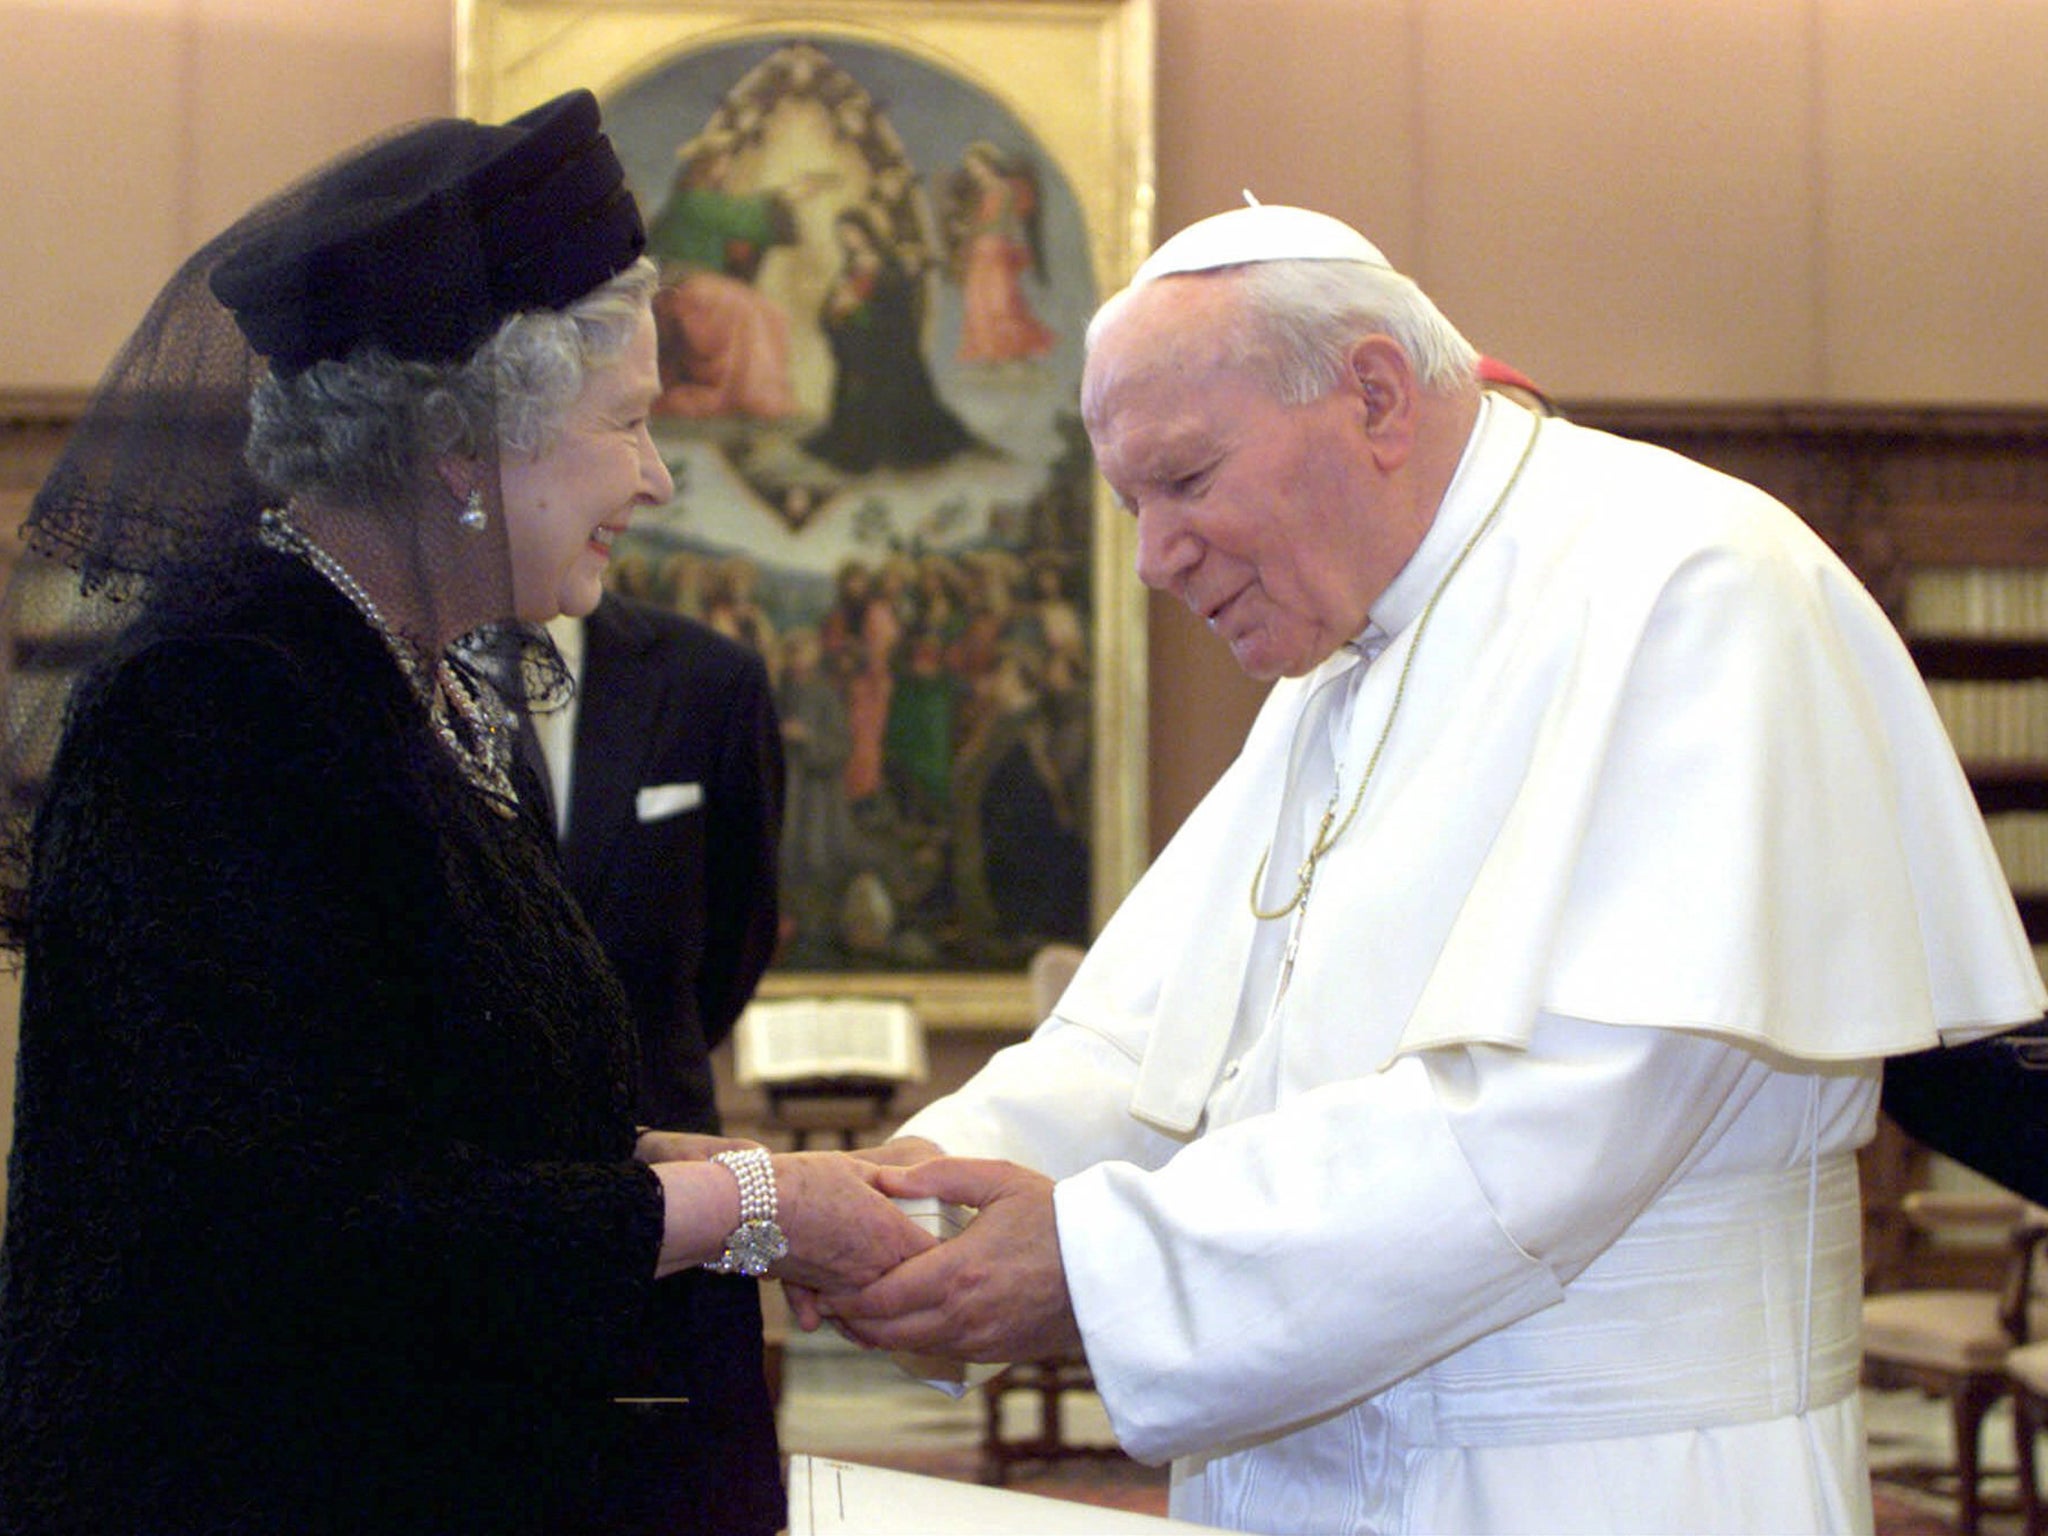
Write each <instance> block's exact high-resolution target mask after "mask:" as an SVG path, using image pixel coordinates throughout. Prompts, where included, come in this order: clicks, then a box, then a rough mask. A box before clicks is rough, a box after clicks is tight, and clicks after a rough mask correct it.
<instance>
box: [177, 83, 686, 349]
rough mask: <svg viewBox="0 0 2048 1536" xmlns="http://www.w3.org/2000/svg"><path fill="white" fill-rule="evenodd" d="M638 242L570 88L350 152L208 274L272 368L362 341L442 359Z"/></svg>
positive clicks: (584, 96) (597, 275) (595, 278)
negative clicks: (505, 117) (490, 118)
mask: <svg viewBox="0 0 2048 1536" xmlns="http://www.w3.org/2000/svg"><path fill="white" fill-rule="evenodd" d="M646 243H647V235H646V231H645V230H644V229H643V228H642V226H641V222H640V212H639V209H638V207H637V206H636V205H635V203H634V201H633V197H632V194H631V193H629V192H628V191H627V190H626V177H625V171H624V168H623V167H622V166H621V165H620V164H619V157H618V155H617V154H616V153H615V152H614V150H613V149H612V146H611V141H610V140H608V139H607V138H606V137H605V136H604V133H603V130H602V128H601V127H600V124H599V118H598V110H597V98H596V97H595V96H593V95H591V93H590V92H589V91H585V90H576V91H570V92H569V93H568V94H567V95H564V96H558V97H557V98H555V99H554V100H553V101H551V102H548V103H547V104H546V105H545V106H541V107H536V108H534V109H533V110H532V111H531V112H527V113H525V114H524V115H522V116H520V117H516V118H514V119H513V120H512V121H511V122H509V123H506V124H504V125H502V126H493V125H487V124H483V123H475V122H470V121H468V120H466V119H462V118H442V119H437V120H435V121H433V122H429V123H424V124H421V125H420V126H419V127H416V128H411V129H408V130H406V131H404V132H402V133H399V134H397V135H395V136H394V137H392V138H390V139H387V140H384V141H383V142H381V143H378V144H375V145H373V146H371V147H370V148H368V149H366V150H363V151H361V152H360V153H359V154H357V155H355V156H352V157H351V158H349V159H347V160H344V161H343V162H341V164H339V165H338V166H336V167H334V168H333V169H331V170H329V171H327V172H324V173H323V174H321V175H319V176H317V177H315V178H314V180H313V181H312V183H311V184H310V185H309V186H308V187H307V189H306V193H305V199H304V201H303V203H301V204H299V205H298V206H297V207H296V208H295V209H293V210H292V211H291V212H289V213H287V214H286V215H285V216H284V217H283V218H282V220H281V221H280V222H279V224H278V226H277V227H276V228H275V229H274V230H272V231H270V232H268V233H266V234H264V235H262V236H260V237H258V238H257V239H256V240H255V241H254V242H253V243H251V244H249V245H247V246H245V247H243V248H242V249H241V250H239V251H237V252H236V253H235V254H234V255H233V256H232V257H230V258H229V259H228V260H226V261H225V262H223V263H222V264H221V266H220V267H219V268H218V269H217V270H216V271H215V272H214V273H213V275H212V279H211V282H212V287H213V291H214V294H215V295H216V296H217V297H218V298H219V299H220V301H221V302H222V303H223V304H225V305H226V306H227V307H228V308H229V309H230V310H232V311H233V312H234V316H235V322H236V324H237V325H239V326H240V327H241V330H242V334H243V335H244V336H246V337H247V338H248V341H249V345H250V346H251V347H252V348H254V349H255V350H256V351H257V352H259V353H261V354H262V355H263V356H264V357H266V358H268V359H269V361H270V366H271V368H272V369H273V370H274V371H276V372H279V373H287V374H289V373H297V372H299V371H300V370H302V369H304V368H306V367H308V366H310V365H311V364H313V363H316V362H318V361H320V360H321V359H322V358H342V357H346V356H347V355H348V354H349V353H350V352H352V351H353V350H354V349H355V348H357V347H359V346H365V345H370V346H378V347H382V348H384V349H385V350H386V351H388V352H391V353H393V354H394V355H396V356H398V357H402V358H407V359H411V360H415V361H421V362H454V361H458V360H460V359H462V358H464V357H467V356H468V355H469V354H470V352H472V351H473V350H475V348H476V347H477V346H478V345H479V344H481V343H482V342H484V341H485V340H487V339H488V338H489V337H490V336H491V335H492V334H493V333H495V332H496V330H497V328H498V327H499V325H500V324H502V323H503V322H504V321H505V320H506V319H507V318H508V317H509V316H511V315H513V314H516V313H518V312H519V311H521V310H529V309H561V308H563V307H565V306H567V305H569V304H571V303H573V302H575V301H576V300H577V299H580V298H582V297H583V296H584V295H585V294H587V293H589V292H590V291H591V289H593V288H595V287H597V286H598V285H599V284H600V283H603V282H604V281H605V280H606V279H608V278H611V277H613V276H616V275H617V274H618V273H619V272H621V271H623V270H625V268H626V267H628V266H630V265H631V264H632V262H633V260H634V258H635V257H637V256H638V255H639V254H640V252H641V250H642V249H643V248H644V247H645V245H646Z"/></svg>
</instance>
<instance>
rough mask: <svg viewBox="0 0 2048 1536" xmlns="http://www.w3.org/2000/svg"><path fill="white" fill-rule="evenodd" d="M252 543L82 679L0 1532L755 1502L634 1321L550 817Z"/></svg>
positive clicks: (17, 1276)
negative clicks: (474, 762)
mask: <svg viewBox="0 0 2048 1536" xmlns="http://www.w3.org/2000/svg"><path fill="white" fill-rule="evenodd" d="M255 559H256V566H257V572H256V575H255V577H254V578H253V583H252V587H251V589H250V590H249V591H248V592H247V593H245V595H244V596H243V597H242V598H241V599H239V600H238V601H237V604H236V606H235V607H234V608H233V609H232V610H230V611H228V612H225V613H215V614H212V615H210V616H209V617H208V619H207V621H206V623H205V624H204V625H203V626H193V627H187V628H182V629H181V628H173V629H171V630H170V631H169V632H158V633H156V634H155V635H154V637H153V638H152V639H151V640H150V641H149V642H148V643H146V644H142V645H139V646H136V647H134V648H133V650H132V654H130V655H128V656H127V658H126V659H125V660H123V661H122V662H121V663H120V664H119V665H118V666H116V667H114V668H112V669H111V670H109V671H107V672H106V673H105V674H104V675H103V676H101V677H100V678H99V679H98V680H97V681H96V682H95V683H93V684H92V685H91V686H90V687H88V688H87V689H85V690H84V691H83V692H82V693H81V696H80V698H79V700H78V702H77V705H76V707H75V711H74V716H73V719H72V722H71V725H70V727H69V730H68V732H67V736H66V739H65V742H64V744H63V746H62V748H61V750H60V754H59V758H58V761H57V764H56V766H55V768H54V770H53V774H52V778H51V782H50V786H49V792H48V798H47V800H46V802H45V805H44V808H43V811H42V814H41V817H40V821H39V824H38V829H37V839H38V841H37V862H36V883H35V887H34V890H33V894H32V899H33V909H32V920H33V932H32V935H31V940H30V946H29V952H28V964H27V972H26V976H25V989H24V998H23V1009H22V1027H21V1045H20V1061H19V1069H18V1078H19V1086H18V1100H17V1105H18V1108H17V1117H16V1134H15V1146H14V1153H13V1161H12V1164H11V1171H10V1181H9V1210H8V1222H7V1229H6V1243H5V1250H4V1260H0V1529H4V1530H6V1531H10V1532H15V1531H19V1532H37V1533H44V1532H55V1531H67V1532H69V1531H78V1532H85V1531H90V1532H95V1533H117V1532H128V1531H148V1532H184V1531H194V1532H196V1531H251V1532H254V1531H264V1532H285V1531H290V1532H326V1531H335V1532H340V1531H348V1532H383V1531H391V1532H400V1531H403V1532H419V1531H434V1532H440V1531H471V1530H474V1531H490V1532H511V1531H520V1532H526V1531H533V1532H540V1531H572V1530H593V1531H595V1530H604V1531H613V1530H653V1529H661V1530H665V1531H706V1532H710V1531H718V1532H725V1531H755V1530H759V1531H770V1530H773V1529H775V1528H776V1526H777V1524H778V1523H779V1519H780V1516H781V1512H782V1511H781V1500H780V1488H779V1486H777V1484H776V1477H775V1473H776V1468H775V1465H774V1462H773V1459H772V1456H771V1457H770V1459H769V1460H768V1462H767V1464H766V1466H765V1468H764V1467H763V1466H762V1465H761V1464H760V1462H759V1460H758V1458H756V1459H755V1460H752V1461H739V1462H734V1461H732V1460H731V1459H730V1458H729V1457H728V1455H727V1452H726V1448H727V1445H728V1444H729V1443H730V1442H731V1441H732V1439H733V1436H732V1434H731V1432H730V1427H729V1426H728V1425H726V1424H725V1423H723V1422H722V1420H721V1417H720V1413H721V1410H720V1406H719V1404H718V1403H717V1402H716V1400H715V1397H714V1395H713V1394H709V1393H699V1392H698V1391H697V1389H696V1387H695V1385H694V1384H693V1383H692V1382H690V1381H688V1380H686V1379H684V1377H683V1375H682V1374H681V1373H682V1369H683V1367H685V1366H688V1365H689V1364H690V1363H691V1362H692V1360H693V1358H694V1357H693V1353H692V1350H691V1348H690V1341H689V1340H688V1339H686V1338H679V1337H668V1338H665V1339H662V1338H658V1337H657V1335H656V1334H655V1333H654V1331H653V1324H652V1322H651V1319H652V1318H653V1317H654V1316H655V1315H656V1312H657V1310H659V1311H660V1312H662V1313H665V1314H667V1315H670V1316H681V1317H682V1318H683V1319H684V1320H685V1321H686V1320H687V1316H688V1312H689V1306H688V1303H687V1299H686V1296H684V1293H683V1292H681V1291H671V1289H670V1288H671V1287H672V1286H675V1285H676V1284H677V1282H672V1281H663V1282H659V1283H657V1282H655V1281H654V1280H653V1279H652V1275H653V1270H654V1263H655V1254H656V1251H657V1248H658V1246H659V1242H660V1230H661V1209H662V1204H661V1197H660V1191H659V1186H658V1184H657V1183H656V1181H655V1180H654V1178H653V1176H652V1175H651V1174H650V1173H649V1172H648V1171H647V1170H646V1169H645V1168H644V1167H642V1166H641V1165H639V1164H637V1163H636V1162H634V1161H633V1158H632V1150H633V1144H634V1124H635V1117H634V1112H633V1104H632V1093H633V1080H634V1076H635V1072H636V1062H635V1059H634V1050H633V1037H632V1031H631V1027H630V1023H629V1021H628V1018H627V1015H626V1011H625V1005H624V1001H623V999H622V997H621V996H620V993H619V990H618V987H617V983H616V981H615V980H614V978H613V977H612V975H611V973H610V971H609V969H608V967H607V966H606V964H605V962H604V959H603V957H602V955H601V953H600V952H599V950H598V948H597V946H596V944H595V941H594V940H593V939H592V937H591V935H590V933H589V931H588V929H587V927H586V926H585V925H584V923H583V921H582V919H581V917H580V915H579V914H578V913H577V911H576V908H575V905H574V903H573V901H572V900H571V899H570V898H569V896H568V894H567V892H566V891H565V889H564V888H563V885H562V881H561V878H560V872H559V863H558V858H557V855H556V853H555V850H554V848H553V845H552V840H551V839H550V838H549V837H548V836H547V835H546V828H545V827H544V825H543V824H542V823H541V822H540V821H539V820H538V819H537V818H534V817H533V816H532V815H531V814H530V813H528V812H522V813H520V814H518V815H516V816H513V817H506V816H504V815H501V814H500V813H499V812H498V811H497V810H495V809H494V808H493V805H492V803H490V802H487V801H486V800H485V799H484V798H483V797H481V796H480V795H478V794H477V793H476V792H475V791H473V790H472V789H470V788H469V787H468V786H467V785H466V784H465V783H464V782H463V781H462V779H461V778H460V776H459V775H458V774H457V772H456V771H455V768H454V766H453V762H452V759H450V758H449V757H448V756H447V754H446V753H445V752H444V751H443V750H442V749H441V748H440V747H439V746H438V745H437V744H436V743H435V741H434V740H433V738H432V736H431V734H430V732H429V730H428V728H427V724H426V721H425V717H424V713H423V711H422V710H421V709H420V708H419V706H418V704H417V703H416V701H415V699H414V697H413V696H412V694H411V692H410V689H409V686H408V684H407V683H406V682H405V680H404V678H403V676H402V674H401V673H400V672H399V671H398V669H397V667H396V666H395V664H394V663H393V661H392V660H391V658H390V656H389V654H388V653H387V652H386V651H385V649H384V647H383V645H382V643H381V642H380V641H379V639H378V638H377V637H376V636H375V635H374V633H373V632H372V631H371V630H370V629H369V628H368V627H367V626H365V625H364V624H363V623H362V622H361V620H360V619H359V618H358V617H357V615H356V614H355V613H354V611H353V610H352V609H351V608H350V607H349V606H348V605H347V604H346V603H345V602H344V601H343V600H342V599H341V598H340V597H339V596H337V595H336V594H335V593H334V592H333V591H332V590H331V589H330V588H329V587H328V586H327V585H326V584H325V583H324V582H322V581H320V580H319V579H318V578H316V577H314V576H312V575H311V574H310V573H309V572H307V571H306V570H305V569H304V568H303V567H302V566H300V565H299V564H297V563H296V562H293V561H289V560H286V559H285V558H284V557H281V556H270V555H261V556H259V557H255ZM735 1284H736V1285H741V1286H745V1285H747V1282H744V1281H729V1280H726V1279H724V1278H722V1277H715V1276H711V1275H707V1274H703V1273H702V1272H699V1271H692V1272H691V1273H690V1274H688V1275H686V1276H684V1277H681V1285H682V1286H683V1287H686V1288H687V1287H698V1288H708V1287H724V1286H730V1285H735ZM657 1297H664V1298H672V1299H671V1300H669V1301H668V1302H666V1303H663V1302H658V1301H657ZM677 1297H683V1299H673V1298H677ZM657 1343H658V1344H659V1345H660V1346H661V1349H660V1353H661V1355H662V1357H663V1360H664V1362H665V1364H666V1365H667V1367H668V1368H669V1369H670V1370H671V1371H672V1373H675V1374H672V1375H671V1377H670V1379H668V1380H659V1379H656V1378H655V1377H654V1376H651V1375H650V1374H648V1364H649V1358H650V1347H651V1346H652V1345H655V1344H657ZM726 1347H727V1348H730V1345H727V1346H726ZM678 1362H680V1363H681V1364H680V1365H679V1364H678ZM708 1364H709V1365H710V1366H711V1367H714V1368H715V1369H718V1370H726V1369H730V1368H731V1365H730V1362H728V1361H725V1360H723V1359H720V1360H717V1361H713V1362H708ZM742 1365H743V1367H744V1368H748V1369H751V1370H752V1371H754V1372H755V1373H756V1374H758V1372H759V1369H760V1362H759V1357H758V1353H756V1354H755V1355H754V1356H753V1357H752V1358H751V1359H750V1360H749V1361H746V1362H742ZM659 1395H672V1396H682V1395H691V1396H695V1397H696V1398H697V1399H698V1400H697V1402H696V1403H695V1404H693V1405H692V1406H690V1407H687V1408H682V1409H668V1410H662V1409H648V1408H640V1407H632V1406H625V1405H621V1404H618V1403H616V1402H615V1401H614V1399H615V1398H617V1397H622V1396H635V1397H648V1396H659ZM748 1428H749V1430H757V1429H758V1426H748ZM742 1438H743V1439H744V1437H742ZM629 1511H630V1512H629Z"/></svg>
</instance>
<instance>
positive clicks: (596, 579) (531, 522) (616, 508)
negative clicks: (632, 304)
mask: <svg viewBox="0 0 2048 1536" xmlns="http://www.w3.org/2000/svg"><path fill="white" fill-rule="evenodd" d="M660 389H661V375H660V371H659V368H658V366H657V362H656V344H655V331H654V317H653V315H652V314H643V315H642V316H641V317H640V321H639V324H638V326H637V327H636V328H635V330H634V332H633V340H632V342H631V343H630V344H629V345H628V346H627V348H626V350H625V352H624V353H622V354H621V355H620V356H619V357H618V358H616V359H614V360H613V361H612V362H610V363H608V364H606V365H605V366H604V367H602V368H594V369H592V370H591V371H590V373H589V374H588V375H587V376H586V377H585V379H584V381H583V391H582V393H581V394H579V395H578V396H577V397H576V400H575V403H574V404H573V405H571V406H570V407H569V410H568V412H567V413H566V415H565V417H564V419H563V421H562V424H561V426H560V428H559V429H558V430H557V432H556V434H555V437H554V439H553V441H552V442H550V443H549V445H548V446H547V447H546V448H544V449H542V450H541V451H540V452H539V453H535V454H522V455H514V456H510V457H508V458H507V459H506V461H505V462H504V464H503V465H502V466H501V470H500V475H501V482H502V484H503V487H504V505H505V535H506V540H507V542H508V544H509V545H510V548H511V553H512V594H513V600H514V606H515V608H516V610H517V612H518V616H519V617H520V618H521V619H524V620H526V621H528V622H529V623H534V624H545V623H546V622H547V621H548V620H549V619H552V618H554V617H555V616H556V615H558V614H571V615H577V616H580V615H583V614H587V613H589V612H590V611H591V610H592V609H593V608H595V607H596V606H597V602H598V599H599V597H601V596H602V595H603V581H604V571H605V567H606V565H607V564H609V563H610V560H611V543H612V540H613V539H614V538H616V537H617V536H618V535H619V534H621V533H623V532H624V531H625V529H626V525H627V524H628V523H630V522H631V521H632V519H633V514H634V512H635V511H637V510H638V509H639V508H641V507H644V506H660V505H661V504H663V503H664V502H666V501H667V500H668V499H669V498H670V497H671V496H672V495H674V494H675V484H674V482H673V481H672V480H670V478H669V473H668V467H667V466H666V465H665V464H663V463H662V459H661V453H660V451H659V450H658V449H657V448H656V447H655V445H654V438H653V436H652V434H651V433H650V432H649V429H648V412H649V409H650V407H651V406H652V405H653V403H654V399H655V397H656V395H657V394H659V393H660Z"/></svg>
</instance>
